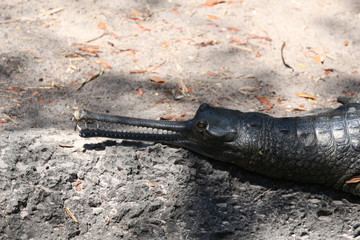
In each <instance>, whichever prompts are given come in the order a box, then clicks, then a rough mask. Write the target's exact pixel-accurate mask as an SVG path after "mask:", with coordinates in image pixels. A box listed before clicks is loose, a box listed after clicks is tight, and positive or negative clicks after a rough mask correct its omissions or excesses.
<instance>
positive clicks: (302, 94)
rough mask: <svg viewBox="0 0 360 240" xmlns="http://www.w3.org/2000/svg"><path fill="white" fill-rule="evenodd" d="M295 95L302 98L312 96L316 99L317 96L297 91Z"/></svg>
mask: <svg viewBox="0 0 360 240" xmlns="http://www.w3.org/2000/svg"><path fill="white" fill-rule="evenodd" d="M295 95H296V96H298V97H302V98H310V99H313V100H316V97H315V96H314V95H311V94H307V93H296V94H295Z"/></svg>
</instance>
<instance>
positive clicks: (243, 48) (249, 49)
mask: <svg viewBox="0 0 360 240" xmlns="http://www.w3.org/2000/svg"><path fill="white" fill-rule="evenodd" d="M231 46H232V47H234V48H238V49H241V50H245V51H248V52H252V51H254V49H252V48H247V47H241V46H237V45H235V44H231Z"/></svg>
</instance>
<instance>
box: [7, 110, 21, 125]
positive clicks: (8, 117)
mask: <svg viewBox="0 0 360 240" xmlns="http://www.w3.org/2000/svg"><path fill="white" fill-rule="evenodd" d="M3 115H4V116H5V117H6V118H7V119H9V120H10V121H12V122H13V123H15V124H19V123H18V122H17V121H15V120H14V119H12V118H11V117H10V116H9V115H7V114H5V113H3Z"/></svg>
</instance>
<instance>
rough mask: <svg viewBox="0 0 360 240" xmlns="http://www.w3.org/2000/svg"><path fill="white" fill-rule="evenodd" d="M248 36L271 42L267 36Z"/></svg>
mask: <svg viewBox="0 0 360 240" xmlns="http://www.w3.org/2000/svg"><path fill="white" fill-rule="evenodd" d="M248 35H249V36H250V37H251V38H258V39H264V40H267V41H272V39H271V38H270V37H268V36H260V35H257V34H249V33H248Z"/></svg>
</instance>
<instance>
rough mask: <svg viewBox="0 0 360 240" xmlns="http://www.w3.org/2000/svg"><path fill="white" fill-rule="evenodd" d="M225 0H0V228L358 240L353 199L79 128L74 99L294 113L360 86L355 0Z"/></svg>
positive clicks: (90, 103)
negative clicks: (85, 135)
mask: <svg viewBox="0 0 360 240" xmlns="http://www.w3.org/2000/svg"><path fill="white" fill-rule="evenodd" d="M215 2H216V1H213V3H215ZM217 2H219V3H218V4H213V5H212V4H209V2H208V5H209V6H206V4H205V3H206V1H205V0H198V1H195V0H194V1H191V0H189V1H180V0H179V1H177V0H167V1H165V0H164V1H162V0H157V1H156V0H153V1H150V0H148V1H145V0H144V1H140V0H138V1H130V0H123V1H109V0H102V1H96V0H94V1H91V2H90V1H70V0H66V1H60V0H53V1H25V0H12V1H9V0H2V1H1V3H0V139H1V141H0V190H1V191H0V239H352V236H353V229H352V228H353V226H354V225H356V221H357V220H358V219H359V217H360V212H359V209H360V208H359V199H358V198H357V197H354V196H351V195H348V194H345V193H342V192H338V191H335V190H332V189H327V188H325V187H322V186H316V185H304V184H295V183H291V182H285V181H278V180H272V179H268V178H264V177H261V176H258V175H255V174H252V173H248V172H245V171H243V170H241V169H239V168H237V167H235V166H233V165H230V164H224V163H219V162H216V161H212V160H209V159H207V158H204V157H202V156H198V155H196V154H194V153H192V152H189V151H187V150H184V149H179V148H171V147H168V146H164V145H160V144H156V145H154V144H144V143H131V142H121V141H118V142H114V141H107V142H106V141H105V139H91V140H84V139H81V138H80V137H79V136H78V134H77V133H76V132H75V131H74V123H73V122H72V121H71V117H72V113H73V112H74V110H77V109H81V108H86V109H89V110H92V111H96V112H103V113H112V114H119V115H127V116H132V117H142V118H150V119H160V118H165V119H169V120H175V119H177V120H182V119H189V118H191V117H192V115H193V114H194V112H195V111H196V109H197V107H198V106H199V105H200V103H203V102H208V103H210V104H212V105H215V106H222V107H226V108H232V109H238V110H241V111H261V110H262V111H263V112H265V113H268V114H271V115H274V116H292V115H297V114H304V113H308V112H309V111H312V110H314V109H322V108H333V107H336V106H338V104H337V103H336V101H335V99H336V97H337V96H340V95H353V94H356V93H358V92H359V89H360V82H359V81H358V78H359V73H358V71H359V61H358V60H359V57H360V56H359V55H360V47H359V39H360V32H359V29H358V26H359V16H360V15H359V10H360V4H359V3H358V1H355V0H347V1H340V0H338V1H314V0H303V1H295V0H293V1H275V0H267V1H266V0H259V1H248V0H241V1H235V0H233V1H231V0H227V1H222V2H221V1H217ZM282 47H283V48H282ZM281 49H283V54H281ZM282 56H283V57H284V61H285V63H286V64H287V65H288V66H290V67H291V68H289V67H286V66H285V64H284V62H283V61H282ZM81 86H82V87H81ZM79 88H80V89H79ZM299 93H300V96H299ZM296 94H298V95H296ZM301 96H306V98H304V97H301ZM259 99H260V100H262V101H260V100H259ZM268 101H270V103H271V104H269V103H268ZM272 104H273V106H272Z"/></svg>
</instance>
